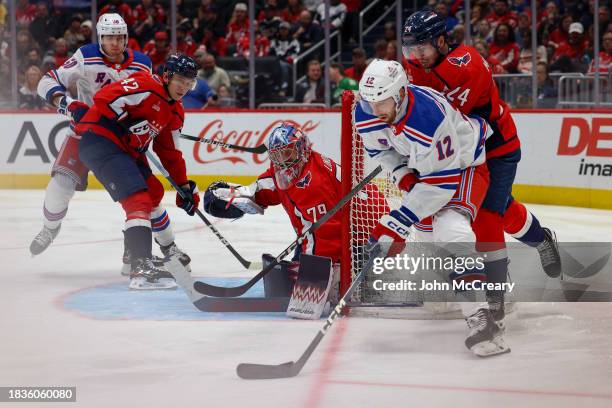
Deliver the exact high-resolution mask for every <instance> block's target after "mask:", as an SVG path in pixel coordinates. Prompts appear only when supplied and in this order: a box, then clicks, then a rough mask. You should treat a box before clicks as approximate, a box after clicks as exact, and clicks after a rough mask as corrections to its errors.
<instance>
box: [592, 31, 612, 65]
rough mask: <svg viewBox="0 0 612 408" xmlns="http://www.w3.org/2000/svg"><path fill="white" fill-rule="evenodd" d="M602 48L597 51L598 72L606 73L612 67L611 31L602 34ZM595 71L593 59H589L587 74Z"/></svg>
mask: <svg viewBox="0 0 612 408" xmlns="http://www.w3.org/2000/svg"><path fill="white" fill-rule="evenodd" d="M602 48H603V50H602V51H600V52H599V72H601V73H602V74H607V73H608V72H610V70H611V69H612V31H608V32H607V33H605V34H604V36H603V41H602ZM594 72H595V59H593V61H591V66H590V67H589V74H592V73H594Z"/></svg>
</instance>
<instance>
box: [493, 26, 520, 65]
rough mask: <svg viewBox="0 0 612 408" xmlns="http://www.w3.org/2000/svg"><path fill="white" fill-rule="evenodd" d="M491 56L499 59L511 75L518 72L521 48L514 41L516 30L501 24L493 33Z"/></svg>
mask: <svg viewBox="0 0 612 408" xmlns="http://www.w3.org/2000/svg"><path fill="white" fill-rule="evenodd" d="M489 49H490V51H491V55H492V56H494V57H495V58H497V59H498V60H499V62H500V64H501V66H502V67H504V69H505V70H506V71H508V72H509V73H514V72H516V69H517V66H518V61H519V53H520V50H519V47H518V44H517V43H516V41H515V39H514V30H512V28H511V27H510V25H509V24H506V23H499V24H498V25H497V28H496V29H495V31H494V32H493V42H492V43H491V46H490V48H489Z"/></svg>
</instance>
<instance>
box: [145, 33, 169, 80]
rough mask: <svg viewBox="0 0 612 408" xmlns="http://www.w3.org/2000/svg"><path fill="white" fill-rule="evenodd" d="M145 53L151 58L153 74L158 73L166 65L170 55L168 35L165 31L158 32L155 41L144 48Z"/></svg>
mask: <svg viewBox="0 0 612 408" xmlns="http://www.w3.org/2000/svg"><path fill="white" fill-rule="evenodd" d="M143 51H144V53H145V54H147V55H148V56H149V58H151V63H152V64H153V72H157V70H158V68H159V67H160V66H163V65H164V64H165V62H166V59H168V55H169V53H170V44H169V41H168V34H167V33H166V32H165V31H158V32H156V33H155V37H154V39H153V40H151V41H149V42H148V43H147V44H146V45H145V46H144V49H143Z"/></svg>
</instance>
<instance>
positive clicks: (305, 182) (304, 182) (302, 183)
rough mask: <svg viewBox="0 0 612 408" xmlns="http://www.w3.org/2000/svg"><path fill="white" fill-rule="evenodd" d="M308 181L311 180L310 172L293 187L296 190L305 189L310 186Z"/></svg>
mask: <svg viewBox="0 0 612 408" xmlns="http://www.w3.org/2000/svg"><path fill="white" fill-rule="evenodd" d="M310 180H312V174H310V172H308V173H306V175H305V176H304V177H302V178H301V179H300V180H298V181H297V182H296V183H295V186H296V187H297V188H306V187H308V186H309V185H310Z"/></svg>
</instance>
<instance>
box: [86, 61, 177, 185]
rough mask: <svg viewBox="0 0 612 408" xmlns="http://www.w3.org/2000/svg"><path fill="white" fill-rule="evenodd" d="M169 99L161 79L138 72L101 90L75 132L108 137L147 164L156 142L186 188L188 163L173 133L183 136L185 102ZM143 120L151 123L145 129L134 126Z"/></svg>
mask: <svg viewBox="0 0 612 408" xmlns="http://www.w3.org/2000/svg"><path fill="white" fill-rule="evenodd" d="M169 99H170V98H169V96H168V93H167V92H166V89H165V88H164V85H163V83H162V80H161V79H160V78H159V77H158V76H156V75H153V76H152V75H150V74H149V73H145V72H138V73H135V74H133V75H131V76H130V77H128V78H126V79H124V80H122V81H118V82H114V83H112V84H109V85H107V86H105V87H104V88H102V89H100V90H99V91H98V92H97V93H96V94H95V95H94V98H93V106H92V107H91V108H90V109H89V111H88V112H87V114H86V115H85V116H84V117H83V119H82V120H81V122H80V123H79V124H78V125H77V126H76V129H75V130H76V132H77V134H80V135H82V134H84V133H85V132H87V131H91V132H93V133H95V134H97V135H100V136H103V137H106V138H107V139H109V140H111V141H112V142H114V143H115V144H116V145H117V146H119V147H120V148H121V149H122V150H124V151H125V152H127V153H128V154H130V155H131V156H132V157H134V158H138V159H141V160H143V161H145V162H146V157H145V156H144V152H145V151H146V150H147V149H148V147H149V144H150V143H151V141H152V142H153V150H154V151H155V153H157V155H158V156H159V158H160V160H161V162H162V164H163V165H164V167H165V168H166V170H168V172H169V173H170V175H171V176H172V178H174V180H175V181H176V182H177V183H178V184H179V185H182V184H185V183H187V175H186V169H185V160H184V159H183V154H182V153H181V151H180V150H179V149H178V147H177V146H176V145H175V142H174V137H173V134H177V133H180V130H181V128H182V127H183V122H184V120H185V113H184V111H183V105H182V104H181V102H176V101H172V100H169ZM143 121H147V122H148V124H147V125H146V126H143V127H142V128H138V126H136V127H135V126H134V125H137V124H140V123H142V122H143ZM130 128H131V131H130V130H129V129H130Z"/></svg>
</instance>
